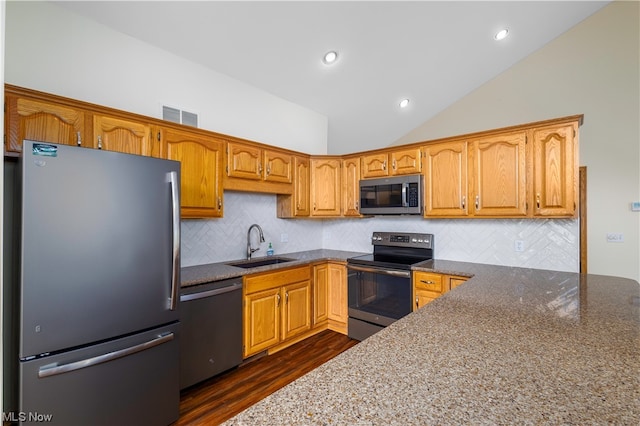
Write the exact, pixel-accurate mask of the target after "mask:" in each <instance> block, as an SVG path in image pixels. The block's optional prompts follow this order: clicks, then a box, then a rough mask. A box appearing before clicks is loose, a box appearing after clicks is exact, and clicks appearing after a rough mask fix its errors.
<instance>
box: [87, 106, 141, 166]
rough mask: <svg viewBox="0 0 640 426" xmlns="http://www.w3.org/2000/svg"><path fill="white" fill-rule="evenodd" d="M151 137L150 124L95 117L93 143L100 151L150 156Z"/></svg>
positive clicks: (117, 118) (101, 116) (108, 117)
mask: <svg viewBox="0 0 640 426" xmlns="http://www.w3.org/2000/svg"><path fill="white" fill-rule="evenodd" d="M150 137H151V125H150V124H149V123H144V122H139V121H133V120H127V119H123V118H119V117H111V116H108V115H99V114H95V115H94V116H93V142H94V146H95V147H96V148H98V149H104V150H105V151H117V152H123V153H125V154H136V155H147V156H149V155H151V142H150Z"/></svg>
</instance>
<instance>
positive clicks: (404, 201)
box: [402, 182, 409, 207]
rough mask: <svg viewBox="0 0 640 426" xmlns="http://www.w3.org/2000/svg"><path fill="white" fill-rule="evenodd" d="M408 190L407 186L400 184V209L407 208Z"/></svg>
mask: <svg viewBox="0 0 640 426" xmlns="http://www.w3.org/2000/svg"><path fill="white" fill-rule="evenodd" d="M408 189H409V184H408V183H407V182H404V183H403V184H402V207H409V201H408V200H407V192H408V191H407V190H408Z"/></svg>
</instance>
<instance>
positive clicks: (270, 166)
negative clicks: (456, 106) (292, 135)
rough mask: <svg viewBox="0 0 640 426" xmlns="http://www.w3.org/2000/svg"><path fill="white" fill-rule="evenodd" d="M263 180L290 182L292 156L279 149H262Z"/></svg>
mask: <svg viewBox="0 0 640 426" xmlns="http://www.w3.org/2000/svg"><path fill="white" fill-rule="evenodd" d="M263 158H264V160H263V164H264V170H263V172H264V180H266V181H269V182H283V183H291V182H292V176H291V169H292V167H293V157H292V156H291V155H290V154H285V153H283V152H279V151H269V150H265V151H264V156H263Z"/></svg>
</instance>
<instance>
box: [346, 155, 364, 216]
mask: <svg viewBox="0 0 640 426" xmlns="http://www.w3.org/2000/svg"><path fill="white" fill-rule="evenodd" d="M342 214H343V215H344V216H352V217H359V216H361V214H360V157H348V158H344V159H343V160H342Z"/></svg>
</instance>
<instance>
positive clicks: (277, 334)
mask: <svg viewBox="0 0 640 426" xmlns="http://www.w3.org/2000/svg"><path fill="white" fill-rule="evenodd" d="M243 329H244V332H243V356H244V357H245V358H247V357H250V356H252V355H255V354H257V353H260V352H262V351H265V350H274V348H275V349H277V347H279V346H280V347H284V346H285V345H288V344H291V343H294V342H295V341H298V340H299V339H301V338H304V337H305V333H306V332H308V331H309V330H311V268H310V267H309V266H305V267H300V268H290V269H281V270H277V271H275V272H266V273H261V274H252V275H247V276H245V277H244V282H243Z"/></svg>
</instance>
